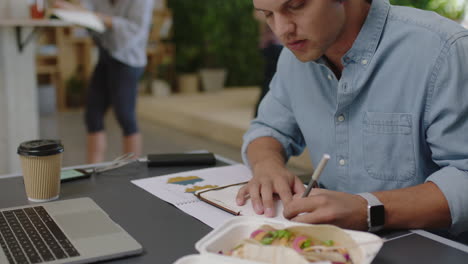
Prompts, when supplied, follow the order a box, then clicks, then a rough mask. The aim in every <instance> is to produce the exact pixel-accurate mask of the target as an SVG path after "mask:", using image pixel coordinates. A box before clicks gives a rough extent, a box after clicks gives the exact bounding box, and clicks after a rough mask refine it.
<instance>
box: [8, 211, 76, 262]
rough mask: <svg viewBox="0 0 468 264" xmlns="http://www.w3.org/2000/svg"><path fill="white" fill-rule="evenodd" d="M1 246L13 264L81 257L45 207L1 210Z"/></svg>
mask: <svg viewBox="0 0 468 264" xmlns="http://www.w3.org/2000/svg"><path fill="white" fill-rule="evenodd" d="M0 245H1V247H2V249H3V252H5V255H6V256H7V259H8V261H9V262H10V264H23V263H24V264H26V263H43V262H48V261H53V260H58V259H65V258H71V257H76V256H79V255H80V254H79V253H78V251H77V250H76V249H75V247H74V246H73V245H72V244H71V243H70V241H69V240H68V238H67V237H66V236H65V234H64V233H63V232H62V230H61V229H60V228H59V227H58V226H57V224H56V223H55V221H54V220H53V219H52V218H51V217H50V215H49V214H48V213H47V211H46V210H45V209H44V207H42V206H36V207H30V208H24V209H16V210H10V211H0Z"/></svg>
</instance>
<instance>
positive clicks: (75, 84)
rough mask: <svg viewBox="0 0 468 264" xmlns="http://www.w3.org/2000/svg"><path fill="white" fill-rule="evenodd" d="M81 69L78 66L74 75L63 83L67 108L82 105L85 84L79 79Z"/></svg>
mask: <svg viewBox="0 0 468 264" xmlns="http://www.w3.org/2000/svg"><path fill="white" fill-rule="evenodd" d="M81 69H82V67H81V66H78V67H77V70H76V71H75V74H73V75H72V76H71V77H70V78H69V79H68V80H67V81H66V83H65V91H66V105H67V106H68V107H80V106H81V105H82V104H83V94H84V91H85V88H86V82H85V81H84V80H83V79H82V78H81V77H80V72H81Z"/></svg>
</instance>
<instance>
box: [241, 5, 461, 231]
mask: <svg viewBox="0 0 468 264" xmlns="http://www.w3.org/2000/svg"><path fill="white" fill-rule="evenodd" d="M342 63H343V65H344V70H343V72H342V76H341V78H340V79H337V78H336V77H335V75H334V74H333V72H332V71H331V70H330V69H329V68H328V67H327V64H326V62H325V60H324V59H319V60H317V61H313V62H307V63H302V62H300V61H299V60H297V59H296V58H295V56H294V55H293V53H292V52H291V51H289V50H288V49H284V50H283V52H282V54H281V56H280V59H279V63H278V71H277V73H276V75H275V77H274V79H273V80H272V82H271V84H270V91H269V92H268V94H267V95H266V97H265V98H264V99H263V101H262V103H261V105H260V109H259V116H258V118H257V119H255V120H253V121H252V123H251V127H250V129H249V130H248V131H247V133H246V134H245V136H244V145H243V148H242V155H243V159H244V162H245V163H246V164H248V161H247V159H246V154H245V152H246V149H247V145H248V144H249V143H250V142H251V141H252V140H254V139H255V138H258V137H264V136H271V137H274V138H276V139H277V140H278V141H279V142H281V144H282V145H283V146H284V149H285V152H286V155H287V157H288V158H289V157H290V156H291V155H298V154H300V153H301V152H302V151H303V150H304V148H305V146H306V145H307V146H308V149H309V151H310V156H311V159H312V163H313V164H318V162H319V160H320V158H321V157H322V155H323V154H324V153H329V154H330V155H331V160H330V161H329V162H328V165H327V167H326V168H325V170H324V171H323V173H322V176H321V178H320V181H321V183H322V184H323V185H324V186H325V187H326V188H328V189H332V190H337V191H344V192H349V193H359V192H373V191H379V190H391V189H398V188H403V187H408V186H413V185H417V184H421V183H424V182H426V181H432V182H434V183H435V184H437V186H438V187H439V188H440V189H441V191H442V192H443V193H444V195H445V197H446V198H447V200H448V203H449V207H450V213H451V216H452V228H451V232H453V233H455V234H456V233H460V232H463V231H466V230H468V191H467V189H468V31H466V30H465V29H464V28H462V27H461V26H459V25H458V24H456V23H455V22H452V21H450V20H448V19H445V18H442V17H441V16H438V15H436V14H435V13H432V12H426V11H422V10H418V9H413V8H407V7H397V6H391V5H390V4H389V3H388V0H374V1H373V3H372V6H371V10H370V12H369V14H368V17H367V19H366V21H365V23H364V25H363V28H362V29H361V32H360V33H359V35H358V38H357V39H356V41H355V42H354V44H353V46H352V48H351V49H350V50H349V51H348V52H347V53H346V54H345V56H344V57H343V58H342Z"/></svg>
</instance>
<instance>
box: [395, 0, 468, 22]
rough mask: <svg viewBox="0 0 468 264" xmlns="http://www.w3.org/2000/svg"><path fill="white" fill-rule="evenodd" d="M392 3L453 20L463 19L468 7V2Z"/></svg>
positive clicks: (405, 0)
mask: <svg viewBox="0 0 468 264" xmlns="http://www.w3.org/2000/svg"><path fill="white" fill-rule="evenodd" d="M390 2H391V3H392V4H394V5H403V6H412V7H416V8H419V9H424V10H430V11H435V12H437V13H439V14H440V15H442V16H445V17H447V18H450V19H453V20H460V19H462V18H463V16H464V14H465V9H466V6H467V0H390Z"/></svg>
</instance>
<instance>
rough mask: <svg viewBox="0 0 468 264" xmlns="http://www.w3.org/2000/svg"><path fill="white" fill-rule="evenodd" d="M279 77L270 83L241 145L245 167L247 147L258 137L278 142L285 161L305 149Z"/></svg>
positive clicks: (247, 163)
mask: <svg viewBox="0 0 468 264" xmlns="http://www.w3.org/2000/svg"><path fill="white" fill-rule="evenodd" d="M279 78H280V77H279V76H278V75H276V76H275V77H274V78H273V80H272V83H271V90H270V91H269V92H268V93H267V94H266V96H265V97H264V99H263V100H262V102H261V104H260V108H259V111H258V117H257V119H255V120H253V121H252V123H251V126H250V128H249V130H248V131H247V133H246V134H245V135H244V138H243V139H244V143H243V145H242V150H241V151H242V152H241V153H242V159H243V161H244V163H245V164H246V165H247V166H250V165H249V162H248V159H247V147H248V145H249V144H250V143H251V142H252V141H253V140H255V139H257V138H260V137H272V138H274V139H276V140H278V141H279V142H280V143H281V145H283V149H284V151H285V155H286V159H289V158H290V157H291V156H295V155H299V154H301V153H302V151H303V150H304V148H305V141H304V137H303V135H302V132H301V130H300V129H299V126H298V124H297V122H296V119H295V116H294V114H293V112H292V110H291V107H290V106H289V105H290V104H289V100H288V96H287V94H286V91H285V90H283V89H282V86H281V81H280V79H279Z"/></svg>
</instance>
